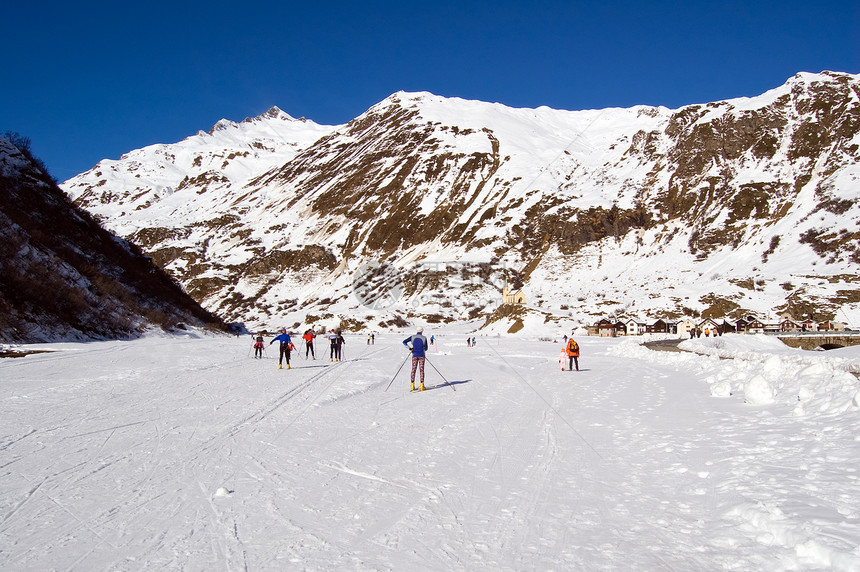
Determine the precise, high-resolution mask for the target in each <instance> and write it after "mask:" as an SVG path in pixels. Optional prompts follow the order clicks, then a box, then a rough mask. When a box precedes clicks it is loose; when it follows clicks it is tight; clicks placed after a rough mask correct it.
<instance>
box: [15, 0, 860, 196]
mask: <svg viewBox="0 0 860 572" xmlns="http://www.w3.org/2000/svg"><path fill="white" fill-rule="evenodd" d="M858 35H860V2H858V1H857V0H849V1H835V0H816V1H810V2H795V1H792V0H784V1H769V0H767V1H757V0H745V1H733V0H732V1H726V2H701V1H687V2H681V1H678V2H671V1H665V0H656V1H651V2H641V1H640V2H627V1H624V2H616V1H612V0H608V1H603V2H555V1H553V2H541V1H540V0H537V1H535V2H525V1H520V2H517V1H509V0H495V1H472V0H459V1H456V0H455V1H449V0H432V1H426V0H425V1H423V2H409V1H407V0H403V1H400V2H389V1H380V2H374V1H372V0H368V1H364V2H359V1H353V2H342V1H333V2H325V1H316V2H315V1H313V0H303V1H301V2H291V1H285V2H259V1H256V0H245V1H237V0H231V1H230V2H223V1H221V0H211V1H207V2H198V1H196V0H195V1H189V2H186V1H183V0H174V1H173V2H163V1H161V0H156V1H151V2H86V1H84V2H68V1H63V2H56V1H48V2H39V1H36V2H24V1H23V0H12V1H10V2H7V3H5V5H4V8H3V10H2V13H1V14H0V39H2V46H3V47H2V50H3V54H4V57H3V65H2V72H0V78H2V79H0V85H2V89H0V133H5V132H6V131H17V132H18V133H20V134H22V135H24V136H27V137H29V138H30V139H31V141H32V149H33V152H34V153H35V154H36V155H37V156H39V157H41V158H42V159H43V160H44V161H45V162H46V163H47V165H48V167H49V168H50V170H51V172H52V174H53V175H54V176H55V177H57V178H58V179H60V180H61V181H62V180H65V179H67V178H69V177H72V176H74V175H75V174H77V173H80V172H82V171H85V170H87V169H89V168H90V167H92V166H93V165H95V163H96V162H98V161H99V160H101V159H103V158H113V159H115V158H118V157H119V156H120V155H121V154H122V153H124V152H126V151H129V150H131V149H136V148H139V147H143V146H145V145H150V144H152V143H173V142H176V141H179V140H181V139H183V138H185V137H187V136H189V135H192V134H194V133H196V132H197V130H199V129H204V130H206V129H209V127H211V126H212V124H214V123H215V122H216V121H218V120H219V119H221V118H227V119H232V120H235V121H239V120H241V119H244V118H245V117H248V116H256V115H259V114H261V113H263V112H264V111H266V110H267V109H268V108H269V107H271V106H273V105H277V106H278V107H280V108H281V109H283V110H284V111H286V112H287V113H289V114H291V115H293V116H295V117H301V116H304V117H307V118H309V119H312V120H314V121H316V122H318V123H323V124H337V123H345V122H346V121H348V120H350V119H352V118H354V117H356V116H357V115H359V114H361V113H362V112H363V111H365V110H366V109H367V108H368V107H370V106H371V105H373V104H375V103H377V102H379V101H380V100H382V99H384V98H385V97H387V96H388V95H390V94H391V93H393V92H395V91H398V90H406V91H430V92H433V93H435V94H438V95H443V96H456V97H463V98H468V99H479V100H483V101H491V102H500V103H503V104H505V105H509V106H514V107H537V106H540V105H548V106H550V107H553V108H556V109H570V110H578V109H593V108H603V107H628V106H632V105H637V104H649V105H665V106H667V107H670V108H677V107H680V106H682V105H686V104H691V103H703V102H707V101H716V100H720V99H726V98H731V97H738V96H752V95H758V94H760V93H763V92H764V91H766V90H768V89H771V88H774V87H776V86H778V85H781V84H782V83H784V82H785V81H786V80H787V79H788V78H789V77H791V76H793V75H794V74H795V73H797V72H800V71H808V72H819V71H822V70H825V69H827V70H833V71H843V72H849V73H860V37H858Z"/></svg>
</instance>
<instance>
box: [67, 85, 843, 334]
mask: <svg viewBox="0 0 860 572" xmlns="http://www.w3.org/2000/svg"><path fill="white" fill-rule="evenodd" d="M859 94H860V81H858V76H852V75H847V74H836V73H828V72H825V73H822V74H817V75H812V74H799V75H798V76H796V77H795V78H792V79H791V80H789V82H788V83H786V84H785V85H784V86H781V87H780V88H777V89H775V90H772V91H771V92H768V93H766V94H763V95H761V96H758V97H755V98H749V99H738V100H731V101H724V102H716V103H709V104H704V105H693V106H688V107H685V108H682V109H679V110H674V111H673V110H668V109H664V108H652V107H636V108H631V109H607V110H596V111H581V112H568V111H556V110H551V109H547V108H541V109H535V110H531V109H510V108H506V107H504V106H500V105H497V104H486V103H482V102H473V101H463V100H459V99H445V98H440V97H436V96H433V95H430V94H426V93H419V94H406V93H397V94H394V95H392V96H391V97H389V98H388V99H386V100H384V101H383V102H381V103H379V104H378V105H376V106H374V107H372V108H371V109H369V110H368V111H367V112H366V113H364V114H363V115H362V116H360V117H358V118H356V119H355V120H353V121H351V122H350V123H348V124H347V125H344V126H339V127H330V128H324V127H322V126H317V125H315V124H311V123H308V122H304V123H302V124H301V125H297V124H296V120H293V119H292V118H289V117H288V116H286V114H283V112H279V111H278V112H273V114H267V115H266V116H261V117H260V118H256V119H254V120H247V121H248V122H249V123H248V125H247V126H245V127H244V128H245V129H248V130H250V131H248V133H244V132H243V131H242V129H243V125H245V124H242V125H237V124H231V123H229V122H226V123H225V122H219V124H218V125H216V128H217V129H216V128H213V131H212V135H210V136H206V137H204V136H201V135H198V136H196V139H195V138H189V139H188V140H186V141H183V142H181V143H178V144H176V145H175V146H159V147H158V148H157V149H149V150H148V151H147V150H140V151H137V152H134V153H130V154H129V155H128V158H126V159H124V160H121V161H119V162H110V161H103V162H102V163H100V164H99V165H98V166H96V167H95V168H94V169H93V170H91V171H90V172H88V173H84V174H82V175H80V176H78V177H76V178H75V179H72V180H70V181H68V182H66V184H65V185H64V188H65V189H66V190H67V191H68V192H69V193H70V194H71V195H72V196H73V197H74V198H75V200H76V202H77V203H78V204H80V205H81V206H84V207H85V208H87V209H89V210H90V211H92V212H93V213H94V214H96V215H97V216H99V217H101V218H103V219H104V220H105V221H106V223H107V224H108V225H109V226H110V227H111V228H113V229H115V230H116V231H117V232H118V233H120V234H122V235H123V236H126V237H129V238H130V239H132V240H134V241H136V242H138V243H140V244H141V246H142V247H143V248H144V249H145V250H146V251H147V252H149V253H151V254H152V256H153V257H154V259H155V260H156V261H157V262H158V263H159V264H160V265H162V266H164V267H165V268H166V269H167V270H168V271H169V272H171V273H172V274H173V275H174V276H176V277H177V278H178V279H179V280H180V281H181V282H182V283H183V284H184V285H185V286H186V288H187V289H188V290H189V292H190V293H192V294H193V295H194V296H195V297H196V298H197V299H198V300H201V301H202V302H203V303H204V305H206V306H207V307H209V308H212V309H216V310H218V311H220V312H224V313H225V315H227V316H228V317H229V318H230V319H233V320H237V319H251V320H261V321H262V320H266V319H269V318H281V317H287V316H295V317H296V320H297V321H301V319H302V313H303V312H306V311H308V310H309V309H314V311H317V312H323V311H326V312H328V311H332V312H334V313H341V314H346V313H356V312H363V311H364V309H363V308H362V307H361V306H360V305H359V304H357V303H356V299H355V297H354V296H353V295H352V277H353V276H354V275H355V273H356V272H357V270H358V269H359V268H360V267H361V266H362V265H364V264H367V263H369V262H372V261H384V262H385V263H386V264H390V265H392V267H396V268H397V269H398V272H400V273H402V275H403V278H404V282H403V284H404V286H405V287H404V288H402V289H401V290H400V291H402V294H403V298H402V299H401V300H400V301H399V302H398V303H397V304H395V305H394V307H393V308H392V310H393V311H398V312H401V313H406V314H407V315H409V314H421V315H423V316H424V317H425V318H427V317H429V316H432V317H434V319H441V320H443V321H444V320H447V319H455V318H466V317H473V318H474V317H476V316H478V315H480V314H481V313H489V312H491V311H492V310H493V309H494V308H495V306H496V305H497V303H498V298H499V295H498V291H499V290H501V286H500V284H502V285H503V284H504V283H505V282H506V281H507V282H510V283H512V284H514V285H516V286H517V287H521V286H523V287H525V288H526V290H530V299H532V300H534V301H535V304H537V305H543V309H542V311H546V312H547V314H548V316H568V317H569V316H572V317H579V318H582V317H584V316H587V315H599V314H602V313H606V312H614V313H620V312H639V313H660V314H664V315H671V314H678V315H680V314H683V313H688V312H693V313H701V312H703V311H709V310H712V309H713V308H716V307H720V308H735V311H736V312H737V313H740V312H743V311H745V310H757V311H765V310H772V309H774V308H776V307H778V306H779V305H780V304H782V303H784V302H785V298H786V296H788V295H793V296H794V299H795V300H797V299H800V298H804V297H805V298H806V299H807V301H808V302H809V303H810V304H811V305H812V306H815V307H817V308H819V311H823V312H824V313H827V312H831V313H832V312H833V311H834V309H835V304H836V302H833V301H832V300H830V298H834V297H835V296H836V294H835V292H836V288H840V289H842V290H846V289H847V290H848V291H854V289H856V288H857V287H858V286H857V284H856V281H854V280H852V279H851V278H850V276H852V275H856V274H857V268H858V263H860V260H859V259H860V250H858V248H860V247H858V243H860V241H858V238H860V235H858V220H860V207H858V200H857V199H858V198H860V189H858V183H857V180H858V177H860V169H858V167H857V157H858V146H860V95H859ZM271 122H277V125H278V127H277V129H281V132H282V133H283V135H282V136H281V137H280V138H279V139H278V141H279V142H280V143H278V145H280V147H279V148H277V149H276V148H275V147H276V144H275V143H274V142H273V141H270V140H267V139H265V138H260V137H259V136H253V134H252V131H253V129H252V128H253V127H254V126H257V127H259V128H260V129H259V130H258V131H259V132H262V131H263V130H262V126H264V125H268V124H269V123H271ZM219 126H221V127H220V128H219ZM285 126H289V129H287V127H285ZM225 132H226V133H232V138H231V139H230V140H229V141H227V140H226V139H224V138H223V134H224V133H225ZM219 137H220V138H219ZM291 137H292V138H293V140H291V139H290V138H291ZM264 149H273V150H271V151H264ZM166 156H174V162H173V164H174V166H176V167H177V168H176V169H175V172H173V175H172V176H173V179H170V178H169V177H168V178H165V177H164V176H163V175H160V176H161V179H158V180H156V179H155V177H149V179H148V180H147V177H146V176H139V175H141V169H146V168H147V167H146V166H147V165H149V166H150V167H149V169H150V171H151V170H152V165H154V164H156V163H157V162H158V161H162V160H163V158H164V157H166ZM190 157H194V158H193V159H191V158H190ZM180 159H182V160H181V161H180ZM182 161H184V163H183V164H187V165H190V166H186V167H182V168H178V165H179V163H181V162H182ZM219 161H221V163H219ZM239 164H241V166H242V169H241V176H239V175H238V174H237V173H238V172H239V171H240V170H239V169H238V168H237V165H239ZM194 165H197V166H196V167H194ZM231 169H232V170H231ZM108 170H110V171H111V172H112V173H113V175H112V176H111V177H105V176H103V173H104V172H106V171H108ZM161 171H166V169H161ZM440 260H441V261H445V262H447V263H449V264H440ZM481 262H482V263H484V266H481V265H480V264H477V263H481ZM451 263H453V264H451ZM487 264H489V265H491V266H492V270H491V271H488V270H487V267H486V265H487ZM416 275H418V276H416ZM832 276H841V277H843V278H840V279H838V280H837V281H836V282H832V281H831V277H832ZM845 277H849V278H845ZM572 281H575V283H576V291H577V293H576V294H573V293H571V292H569V291H568V290H569V285H570V284H571V282H572ZM663 281H670V282H671V283H665V282H664V283H661V282H663ZM757 281H764V285H758V286H756V282H757ZM792 281H793V282H792ZM702 282H709V283H708V284H702ZM789 282H792V287H791V288H787V287H785V286H782V285H783V284H786V283H789ZM813 282H814V285H813ZM747 283H751V284H753V288H752V289H748V288H745V287H744V286H743V284H747ZM834 284H835V285H834ZM571 297H574V298H583V299H582V300H578V299H577V300H575V303H571V299H570V298H571ZM452 298H453V300H452ZM562 306H566V307H567V308H572V307H575V308H577V310H576V313H574V312H573V311H572V310H563V309H562ZM369 318H370V317H368V319H369Z"/></svg>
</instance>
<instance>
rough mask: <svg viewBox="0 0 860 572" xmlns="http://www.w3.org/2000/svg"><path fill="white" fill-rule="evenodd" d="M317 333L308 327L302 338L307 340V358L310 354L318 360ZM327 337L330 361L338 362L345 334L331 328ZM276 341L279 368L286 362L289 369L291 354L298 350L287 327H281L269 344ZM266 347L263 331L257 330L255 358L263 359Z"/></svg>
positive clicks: (340, 357)
mask: <svg viewBox="0 0 860 572" xmlns="http://www.w3.org/2000/svg"><path fill="white" fill-rule="evenodd" d="M316 337H317V335H316V334H315V333H314V331H313V330H312V329H308V330H306V331H305V333H304V334H302V339H303V340H304V341H305V359H307V358H308V356H310V357H311V359H314V360H316V359H317V356H316V354H315V353H314V340H315V339H316ZM326 338H327V339H328V340H329V343H330V345H331V354H330V357H329V361H331V362H336V361H340V360H341V359H342V358H343V346H344V344H345V343H346V340H345V339H344V338H343V334H341V332H340V331H337V332H336V331H334V330H329V333H328V335H327V336H326ZM275 342H279V344H278V348H279V350H280V351H279V353H278V369H283V368H284V362H286V364H287V369H290V354H291V353H292V352H294V351H295V350H296V346H295V345H293V341H292V339H291V338H290V334H288V333H287V329H286V328H281V330H280V332H279V334H278V335H277V336H275V337H274V338H272V341H270V342H269V345H272V344H273V343H275ZM265 349H266V345H265V343H264V340H263V332H257V335H256V336H255V337H254V358H255V359H262V357H263V351H264V350H265Z"/></svg>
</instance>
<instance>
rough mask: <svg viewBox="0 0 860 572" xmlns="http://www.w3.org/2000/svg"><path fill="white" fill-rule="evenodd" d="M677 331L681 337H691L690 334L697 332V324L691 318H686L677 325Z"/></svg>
mask: <svg viewBox="0 0 860 572" xmlns="http://www.w3.org/2000/svg"><path fill="white" fill-rule="evenodd" d="M675 331H676V332H677V333H678V335H679V336H684V337H687V336H689V335H690V332H694V331H696V322H694V321H693V320H692V319H691V318H684V319H683V320H680V321H679V322H677V323H676V325H675Z"/></svg>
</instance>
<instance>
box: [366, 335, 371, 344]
mask: <svg viewBox="0 0 860 572" xmlns="http://www.w3.org/2000/svg"><path fill="white" fill-rule="evenodd" d="M367 345H370V334H367Z"/></svg>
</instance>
